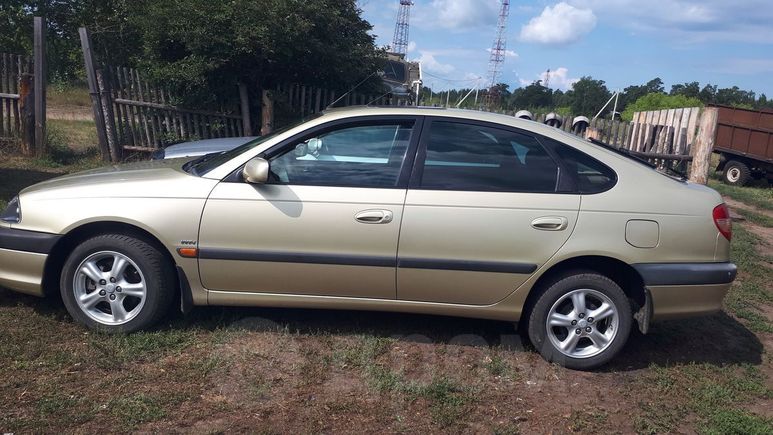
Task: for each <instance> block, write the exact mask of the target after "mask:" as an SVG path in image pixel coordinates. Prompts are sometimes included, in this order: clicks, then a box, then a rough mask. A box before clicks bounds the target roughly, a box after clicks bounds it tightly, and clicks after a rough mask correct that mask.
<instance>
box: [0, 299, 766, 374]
mask: <svg viewBox="0 0 773 435" xmlns="http://www.w3.org/2000/svg"><path fill="white" fill-rule="evenodd" d="M19 304H20V305H23V306H28V307H31V308H32V309H33V310H35V312H37V313H38V314H40V315H44V316H48V317H53V318H56V319H58V320H61V321H66V322H70V321H71V320H70V319H69V316H68V315H67V313H66V311H65V310H64V308H63V307H62V306H61V305H60V303H57V302H56V301H50V300H44V299H39V298H36V297H32V296H26V295H18V294H15V293H12V292H10V291H7V290H2V289H0V309H3V308H4V307H12V306H16V305H19ZM170 329H172V330H173V329H199V330H207V331H214V330H216V329H232V330H245V331H254V332H272V331H289V332H292V333H297V334H307V335H372V336H376V337H385V338H393V339H396V340H400V341H410V342H422V343H436V344H452V345H458V346H475V347H499V348H500V349H501V350H503V351H509V352H534V350H533V349H532V348H531V347H530V346H529V345H527V344H526V342H525V340H523V339H522V337H521V335H520V334H519V333H518V332H517V331H516V328H515V327H514V325H513V324H512V323H509V322H500V321H491V320H480V319H466V318H458V317H445V316H431V315H420V314H405V313H387V312H369V311H340V310H310V309H309V310H307V309H289V308H232V307H196V308H195V309H194V310H193V312H192V313H189V314H187V315H182V314H179V313H178V314H174V315H173V316H172V318H171V320H170V322H167V323H166V325H165V326H162V327H161V328H160V330H162V331H163V330H170ZM763 351H764V348H763V345H762V343H761V342H760V340H759V339H758V338H757V336H756V335H754V333H752V332H751V331H749V330H748V329H747V328H746V327H745V326H744V325H742V324H741V323H739V322H738V321H737V320H736V319H734V318H733V317H731V316H729V315H728V314H726V313H724V312H721V313H717V314H714V315H711V316H706V317H698V318H690V319H683V320H673V321H664V322H660V323H655V324H653V325H652V328H651V330H650V332H649V333H648V334H647V335H643V334H641V333H639V332H638V331H633V332H632V334H631V336H630V338H629V340H628V344H627V345H626V347H625V348H624V349H623V351H622V352H621V353H620V355H618V356H617V357H616V358H615V359H614V360H613V361H612V363H610V364H609V365H607V366H605V367H604V368H603V369H602V370H603V371H609V372H620V371H630V370H638V369H642V368H646V367H648V366H650V365H657V366H673V365H681V364H689V363H698V364H700V363H707V364H712V365H717V366H724V365H735V364H752V365H759V364H761V363H762V354H763Z"/></svg>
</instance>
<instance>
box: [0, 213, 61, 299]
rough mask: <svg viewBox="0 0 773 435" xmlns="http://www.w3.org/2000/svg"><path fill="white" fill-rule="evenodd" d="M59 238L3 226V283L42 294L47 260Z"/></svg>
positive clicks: (0, 259) (0, 273)
mask: <svg viewBox="0 0 773 435" xmlns="http://www.w3.org/2000/svg"><path fill="white" fill-rule="evenodd" d="M60 237H61V236H59V235H58V234H48V233H40V232H36V231H25V230H18V229H14V228H7V227H0V286H2V287H7V288H9V289H11V290H16V291H18V292H21V293H26V294H30V295H34V296H43V286H42V283H43V272H44V270H45V267H46V259H47V258H48V254H49V253H50V252H51V249H53V247H54V245H55V244H56V242H57V241H58V240H59V238H60Z"/></svg>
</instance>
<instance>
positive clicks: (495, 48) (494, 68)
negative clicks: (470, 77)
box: [488, 0, 510, 104]
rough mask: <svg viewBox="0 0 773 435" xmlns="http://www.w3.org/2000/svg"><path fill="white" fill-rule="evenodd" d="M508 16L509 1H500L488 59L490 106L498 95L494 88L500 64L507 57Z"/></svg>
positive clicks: (500, 67)
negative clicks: (495, 29) (494, 36)
mask: <svg viewBox="0 0 773 435" xmlns="http://www.w3.org/2000/svg"><path fill="white" fill-rule="evenodd" d="M509 14H510V0H502V8H501V9H500V10H499V20H498V21H497V36H496V38H495V39H494V44H493V45H492V47H491V56H490V57H489V64H488V76H489V83H490V86H489V103H490V104H493V103H494V102H496V101H497V100H498V99H499V93H498V91H496V90H495V86H496V85H497V84H498V83H499V82H498V80H499V74H500V72H501V69H502V64H503V63H505V56H507V16H508V15H509Z"/></svg>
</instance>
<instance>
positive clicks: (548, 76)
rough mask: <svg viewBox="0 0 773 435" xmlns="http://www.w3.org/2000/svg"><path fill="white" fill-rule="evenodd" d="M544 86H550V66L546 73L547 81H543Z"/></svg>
mask: <svg viewBox="0 0 773 435" xmlns="http://www.w3.org/2000/svg"><path fill="white" fill-rule="evenodd" d="M542 86H544V87H546V88H549V87H550V68H548V70H547V72H546V73H545V81H544V82H543V83H542Z"/></svg>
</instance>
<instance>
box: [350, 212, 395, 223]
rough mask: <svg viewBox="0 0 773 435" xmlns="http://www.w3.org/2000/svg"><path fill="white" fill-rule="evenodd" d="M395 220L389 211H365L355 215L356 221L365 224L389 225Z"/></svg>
mask: <svg viewBox="0 0 773 435" xmlns="http://www.w3.org/2000/svg"><path fill="white" fill-rule="evenodd" d="M393 218H394V215H393V214H392V212H391V211H389V210H363V211H361V212H359V213H357V214H356V215H354V220H356V221H357V222H360V223H363V224H388V223H390V222H392V219H393Z"/></svg>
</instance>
